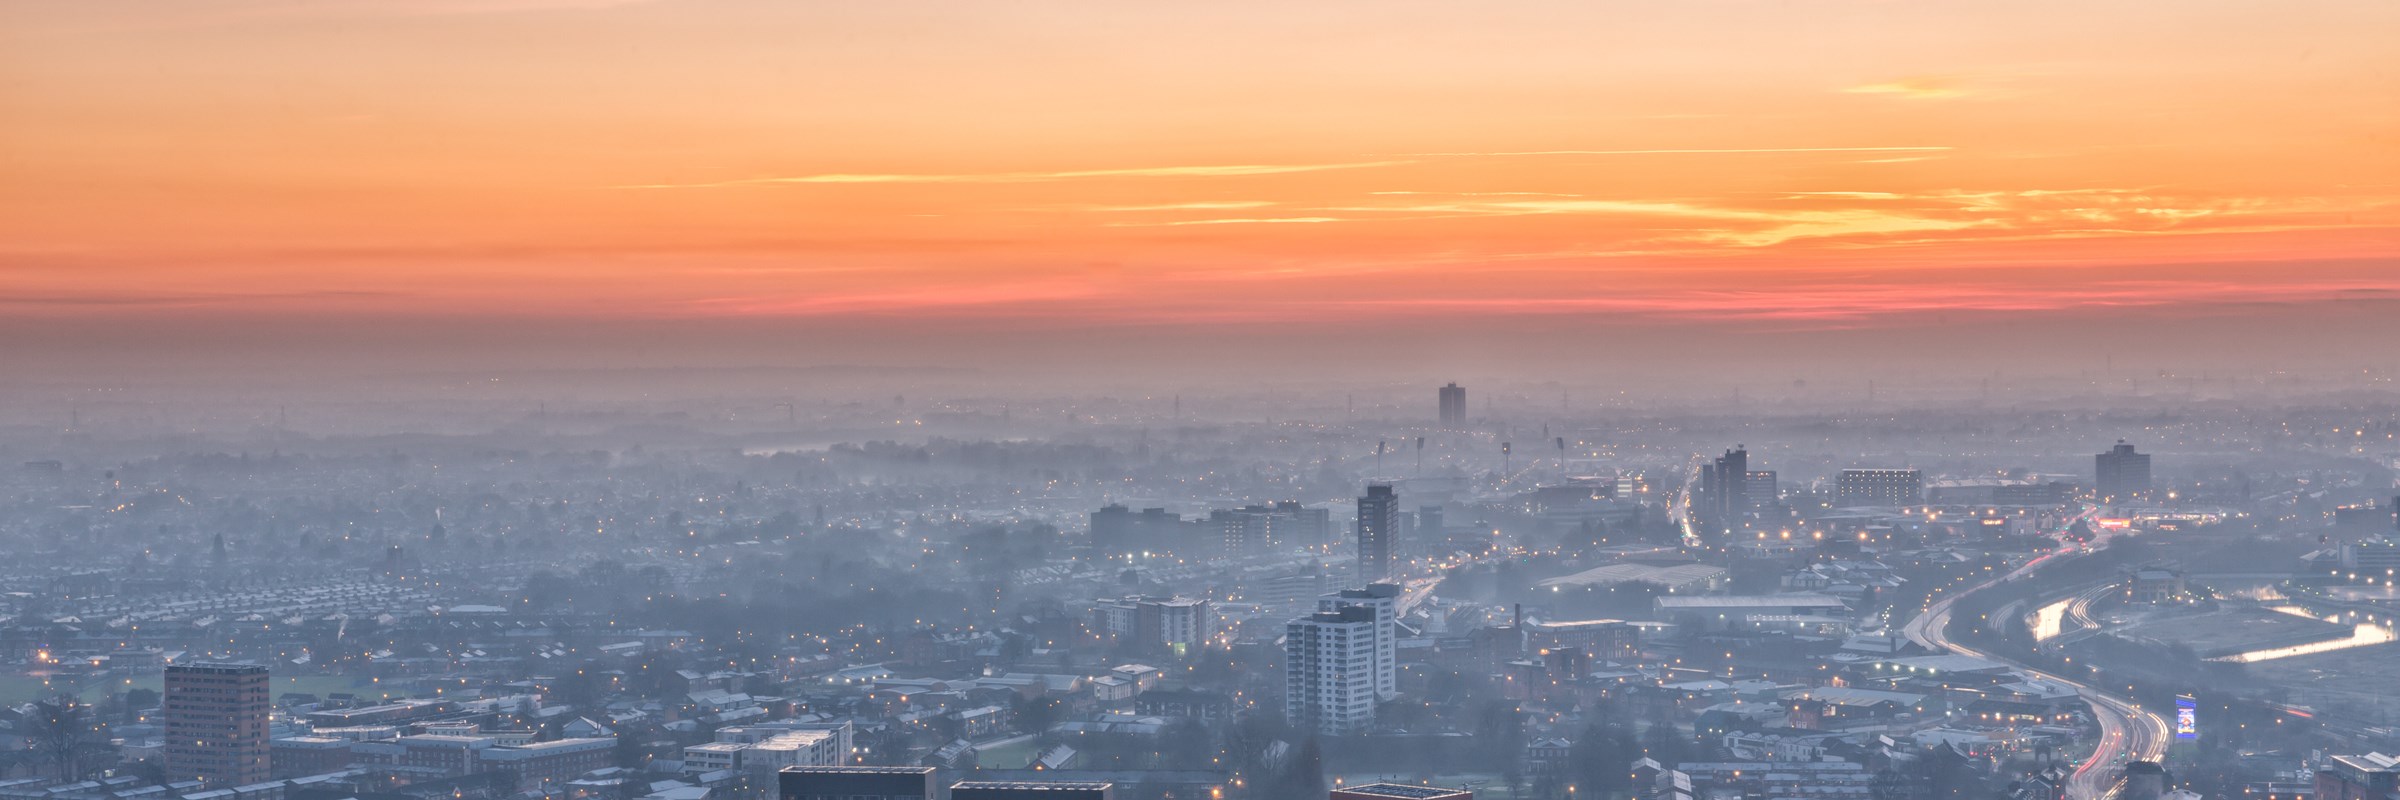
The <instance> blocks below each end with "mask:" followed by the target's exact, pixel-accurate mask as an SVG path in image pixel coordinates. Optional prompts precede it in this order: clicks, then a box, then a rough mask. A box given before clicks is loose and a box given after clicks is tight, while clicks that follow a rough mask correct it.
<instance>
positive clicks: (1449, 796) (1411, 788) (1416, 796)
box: [1326, 783, 1475, 800]
mask: <svg viewBox="0 0 2400 800" xmlns="http://www.w3.org/2000/svg"><path fill="white" fill-rule="evenodd" d="M1326 798H1327V800H1475V793H1474V792H1470V791H1467V790H1465V789H1452V788H1448V787H1443V786H1418V785H1416V784H1413V783H1369V784H1365V785H1361V786H1350V787H1345V788H1341V789H1335V790H1333V792H1332V793H1331V794H1328V795H1326Z"/></svg>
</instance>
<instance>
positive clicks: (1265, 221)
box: [1157, 217, 1343, 226]
mask: <svg viewBox="0 0 2400 800" xmlns="http://www.w3.org/2000/svg"><path fill="white" fill-rule="evenodd" d="M1342 221H1343V219H1342V218H1341V217H1254V218H1240V219H1187V220H1178V221H1175V222H1161V223H1157V224H1159V225H1168V226H1173V225H1274V224H1284V223H1303V224H1306V223H1317V222H1342Z"/></svg>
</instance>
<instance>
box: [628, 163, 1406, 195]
mask: <svg viewBox="0 0 2400 800" xmlns="http://www.w3.org/2000/svg"><path fill="white" fill-rule="evenodd" d="M1407 163H1409V162H1407V161H1356V162H1349V163H1341V164H1223V165H1214V166H1197V167H1131V168H1126V169H1086V170H1068V171H1063V172H980V173H951V174H923V173H845V172H836V173H826V174H822V175H799V176H793V177H776V178H743V179H740V180H730V181H715V182H710V183H647V184H634V185H629V186H618V187H615V188H619V189H715V188H724V187H732V186H773V185H778V184H795V183H1041V182H1047V181H1071V180H1086V179H1094V178H1226V177H1241V176H1247V175H1282V174H1287V173H1294V172H1322V171H1325V170H1336V169H1366V168H1370V167H1389V166H1397V165H1401V164H1407Z"/></svg>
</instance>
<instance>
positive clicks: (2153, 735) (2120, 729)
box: [1901, 543, 2174, 800]
mask: <svg viewBox="0 0 2400 800" xmlns="http://www.w3.org/2000/svg"><path fill="white" fill-rule="evenodd" d="M2095 544H2097V543H2095ZM2069 547H2072V546H2071V545H2070V546H2069ZM2068 552H2072V551H2071V550H2068V549H2064V548H2062V549H2061V550H2057V551H2053V552H2051V553H2049V554H2047V555H2043V556H2041V557H2039V558H2035V559H2033V560H2032V561H2028V562H2025V564H2024V565H2023V566H2019V567H2017V568H2016V569H2014V570H2010V571H2009V572H2008V574H2006V575H2002V576H2000V577H1997V578H1993V579H1991V580H1988V581H1984V582H1982V583H1979V584H1975V585H1973V586H1970V587H1967V588H1966V589H1963V590H1960V591H1958V592H1955V593H1950V594H1947V595H1945V596H1942V597H1941V598H1940V599H1938V600H1936V601H1934V602H1933V603H1932V604H1930V605H1928V606H1926V607H1925V611H1924V613H1921V614H1918V615H1917V617H1916V619H1913V620H1910V621H1909V623H1908V624H1907V625H1905V626H1902V628H1901V633H1902V634H1904V635H1906V636H1907V637H1908V639H1909V641H1912V642H1915V643H1917V644H1918V645H1920V646H1923V647H1926V648H1930V649H1933V650H1936V651H1943V652H1952V653H1958V654H1960V655H1967V656H1974V657H1976V658H1984V659H1990V660H1993V661H2001V662H2005V663H2010V664H2015V662H2013V661H2009V660H2008V659H2005V658H2000V657H1998V656H1994V655H1991V654H1988V653H1984V652H1980V651H1977V650H1975V649H1974V648H1971V647H1967V646H1965V645H1961V644H1959V643H1957V642H1953V641H1950V638H1949V635H1948V633H1947V629H1948V628H1949V626H1950V608H1951V606H1952V604H1954V603H1956V602H1958V599H1959V598H1961V597H1965V596H1967V595H1970V594H1974V593H1975V592H1978V591H1982V590H1983V589H1986V588H1989V587H1991V586H1994V585H1997V584H1999V583H2001V582H2003V581H2009V580H2014V579H2016V578H2019V577H2022V576H2025V575H2029V574H2032V573H2033V571H2034V570H2037V569H2040V568H2041V567H2042V565H2043V564H2045V563H2048V562H2049V561H2050V560H2051V559H2053V558H2057V557H2059V556H2060V555H2062V554H2065V553H2068ZM2016 666H2017V668H2018V669H2021V670H2024V671H2025V672H2026V673H2027V674H2031V675H2035V676H2038V677H2040V678H2042V679H2044V680H2050V681H2055V682H2057V683H2060V684H2064V685H2067V686H2072V687H2074V688H2075V690H2076V691H2077V692H2078V693H2080V694H2082V695H2083V699H2084V701H2085V702H2088V703H2090V704H2091V707H2092V715H2093V716H2094V717H2095V718H2097V719H2098V720H2099V722H2100V741H2099V743H2098V746H2097V747H2096V748H2095V749H2093V751H2092V755H2091V757H2090V758H2088V759H2085V760H2084V762H2083V763H2082V764H2081V765H2079V766H2077V767H2076V769H2075V775H2074V777H2073V779H2072V780H2070V781H2069V782H2068V786H2067V793H2068V796H2069V797H2072V798H2076V800H2102V799H2103V798H2107V797H2109V796H2111V795H2113V794H2115V793H2116V789H2117V785H2118V782H2119V779H2120V777H2121V775H2120V772H2121V767H2122V766H2123V765H2124V764H2125V762H2128V761H2157V760H2159V759H2161V758H2164V757H2166V754H2167V745H2168V744H2170V743H2172V742H2173V741H2174V737H2173V733H2172V729H2171V728H2169V727H2168V725H2167V720H2166V718H2165V717H2162V716H2159V715H2157V714H2154V713H2151V712H2148V711H2144V710H2142V708H2141V707H2139V706H2136V705H2134V704H2132V703H2130V702H2126V701H2125V700H2122V699H2119V698H2118V697H2117V696H2115V695H2112V694H2110V693H2108V692H2105V691H2102V690H2100V689H2099V688H2097V687H2094V686H2092V685H2090V684H2086V683H2084V682H2081V681H2075V680H2069V679H2067V678H2063V677H2060V676H2057V675H2052V674H2049V673H2046V672H2042V671H2040V670H2036V669H2032V668H2029V667H2026V666H2024V665H2022V664H2016Z"/></svg>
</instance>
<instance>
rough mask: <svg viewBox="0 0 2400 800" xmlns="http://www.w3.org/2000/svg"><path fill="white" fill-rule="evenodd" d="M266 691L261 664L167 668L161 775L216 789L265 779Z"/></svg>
mask: <svg viewBox="0 0 2400 800" xmlns="http://www.w3.org/2000/svg"><path fill="white" fill-rule="evenodd" d="M267 692H268V680H267V668H266V667H262V666H258V665H256V664H177V665H174V666H170V667H167V680H166V693H165V694H164V695H162V697H161V701H160V702H161V704H162V705H163V706H164V708H163V709H162V710H161V713H163V714H164V715H165V717H166V729H167V730H166V761H167V777H168V778H169V779H171V780H178V781H188V780H199V781H201V782H203V783H206V784H207V785H208V786H210V787H211V788H218V789H230V788H233V787H235V786H247V785H250V784H253V783H265V782H266V781H267V777H268V771H267V717H268V716H269V714H270V712H272V711H273V709H274V704H273V703H272V701H270V700H269V699H268V698H267Z"/></svg>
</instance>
